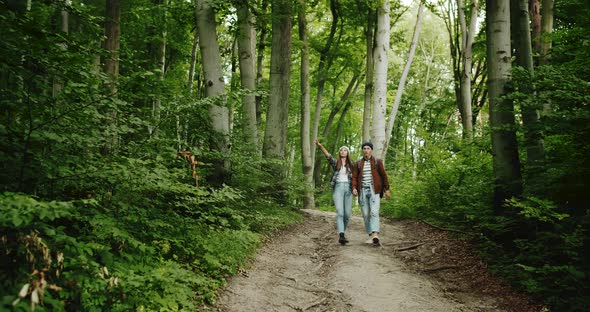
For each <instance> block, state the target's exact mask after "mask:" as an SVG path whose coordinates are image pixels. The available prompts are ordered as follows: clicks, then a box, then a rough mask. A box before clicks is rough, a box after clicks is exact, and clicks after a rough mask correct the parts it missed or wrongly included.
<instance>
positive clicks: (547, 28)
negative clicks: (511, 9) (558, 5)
mask: <svg viewBox="0 0 590 312" xmlns="http://www.w3.org/2000/svg"><path fill="white" fill-rule="evenodd" d="M553 7H554V0H542V2H541V36H543V37H544V38H543V40H541V50H540V51H539V52H540V53H541V62H540V63H541V64H547V62H548V59H549V53H550V51H551V45H552V42H551V39H550V38H547V35H549V34H551V33H553Z"/></svg>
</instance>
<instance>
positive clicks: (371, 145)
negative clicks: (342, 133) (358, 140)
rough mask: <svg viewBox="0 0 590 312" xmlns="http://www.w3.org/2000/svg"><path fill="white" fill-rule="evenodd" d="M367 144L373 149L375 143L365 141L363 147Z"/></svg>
mask: <svg viewBox="0 0 590 312" xmlns="http://www.w3.org/2000/svg"><path fill="white" fill-rule="evenodd" d="M365 146H368V147H370V148H371V149H373V143H371V142H365V143H363V146H361V148H364V147H365Z"/></svg>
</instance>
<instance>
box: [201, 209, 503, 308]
mask: <svg viewBox="0 0 590 312" xmlns="http://www.w3.org/2000/svg"><path fill="white" fill-rule="evenodd" d="M303 212H304V213H305V214H306V217H305V221H304V222H302V223H301V224H298V225H297V226H294V227H293V228H292V229H290V230H289V231H287V232H286V233H284V234H282V235H278V236H276V237H273V238H272V239H271V240H270V241H269V242H268V243H267V244H266V245H265V246H264V247H263V248H261V250H260V251H259V253H258V254H257V256H256V258H255V259H254V261H253V262H252V264H251V266H250V267H249V268H248V270H247V271H243V272H242V273H241V274H238V275H236V276H234V277H232V278H231V279H230V280H229V281H228V286H227V287H226V288H225V290H223V291H222V292H221V294H220V297H219V300H218V303H217V306H216V307H214V308H213V310H214V311H219V312H236V311H367V312H369V311H380V312H381V311H383V312H386V311H391V312H398V311H400V312H402V311H403V312H405V311H421V312H422V311H441V312H442V311H445V312H448V311H503V310H502V309H501V308H500V307H499V306H500V305H499V304H498V303H497V302H495V300H494V299H493V298H481V296H480V295H479V296H478V295H475V294H474V295H470V294H462V296H461V302H459V301H458V300H457V299H455V297H454V296H452V295H451V294H449V293H447V292H445V291H444V290H443V289H444V287H441V286H440V285H438V283H437V282H436V281H434V280H433V279H431V278H430V277H428V276H426V275H422V274H418V273H416V272H415V271H413V270H411V269H410V268H409V267H407V266H406V265H404V263H403V262H402V261H401V260H400V259H399V258H397V257H396V254H395V250H394V247H393V246H395V245H396V243H401V242H404V241H406V238H405V237H404V234H403V232H402V229H401V228H400V227H399V226H396V225H395V224H389V222H387V221H385V220H382V225H381V237H382V242H383V245H382V246H381V247H374V246H373V245H371V244H366V243H365V241H366V239H367V238H368V236H367V235H366V234H364V232H363V221H362V219H361V218H360V217H357V216H353V218H352V219H351V222H350V225H349V229H348V235H347V237H348V239H349V241H350V243H349V244H348V245H346V246H340V245H339V244H338V243H337V235H336V229H335V213H332V212H322V211H317V210H303Z"/></svg>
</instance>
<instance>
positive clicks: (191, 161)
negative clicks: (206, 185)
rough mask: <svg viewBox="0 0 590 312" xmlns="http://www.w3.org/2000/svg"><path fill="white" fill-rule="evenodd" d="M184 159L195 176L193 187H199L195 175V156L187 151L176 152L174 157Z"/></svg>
mask: <svg viewBox="0 0 590 312" xmlns="http://www.w3.org/2000/svg"><path fill="white" fill-rule="evenodd" d="M179 158H182V159H184V160H185V161H186V162H187V163H188V164H189V165H190V166H191V169H192V170H193V178H195V187H196V188H199V176H198V175H197V157H196V156H195V155H193V153H191V152H189V151H185V152H178V153H176V159H179Z"/></svg>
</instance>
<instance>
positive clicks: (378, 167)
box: [352, 142, 391, 245]
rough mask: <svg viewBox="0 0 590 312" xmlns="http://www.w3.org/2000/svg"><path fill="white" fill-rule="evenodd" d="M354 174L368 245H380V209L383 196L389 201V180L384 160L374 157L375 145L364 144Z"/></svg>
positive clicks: (353, 183) (354, 185)
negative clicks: (361, 156)
mask: <svg viewBox="0 0 590 312" xmlns="http://www.w3.org/2000/svg"><path fill="white" fill-rule="evenodd" d="M355 169H356V170H353V172H352V194H353V195H354V196H359V204H360V206H361V212H362V213H363V219H364V221H365V230H366V231H367V234H369V240H368V241H367V242H368V243H371V242H372V243H373V244H375V245H379V207H380V205H381V194H383V193H385V198H386V199H389V198H390V197H391V193H390V192H389V180H388V179H387V173H386V172H385V167H384V166H383V160H381V159H375V157H373V143H371V142H365V143H363V158H361V159H359V160H358V161H357V163H356V164H355Z"/></svg>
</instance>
